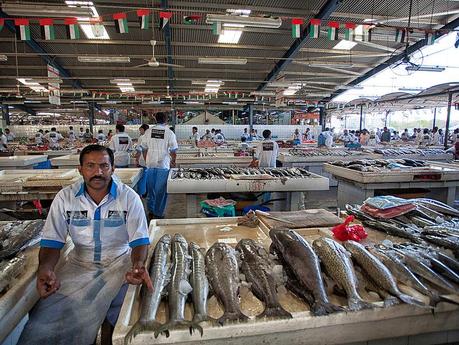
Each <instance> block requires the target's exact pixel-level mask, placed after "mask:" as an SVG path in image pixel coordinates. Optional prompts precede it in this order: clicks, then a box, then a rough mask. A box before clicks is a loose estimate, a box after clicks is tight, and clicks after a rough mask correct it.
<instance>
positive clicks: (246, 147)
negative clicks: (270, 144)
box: [238, 137, 250, 152]
mask: <svg viewBox="0 0 459 345" xmlns="http://www.w3.org/2000/svg"><path fill="white" fill-rule="evenodd" d="M238 149H239V150H241V151H243V152H247V151H248V150H249V149H250V146H249V144H247V138H246V137H241V142H240V143H239V145H238Z"/></svg>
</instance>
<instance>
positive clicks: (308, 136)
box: [303, 128, 312, 141]
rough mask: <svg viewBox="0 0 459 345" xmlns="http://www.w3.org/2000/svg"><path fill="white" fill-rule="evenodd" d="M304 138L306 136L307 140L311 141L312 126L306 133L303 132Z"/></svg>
mask: <svg viewBox="0 0 459 345" xmlns="http://www.w3.org/2000/svg"><path fill="white" fill-rule="evenodd" d="M303 138H304V140H305V141H310V140H312V132H311V128H306V131H305V132H304V134H303Z"/></svg>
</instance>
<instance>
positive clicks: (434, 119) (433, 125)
mask: <svg viewBox="0 0 459 345" xmlns="http://www.w3.org/2000/svg"><path fill="white" fill-rule="evenodd" d="M436 124H437V108H434V118H433V124H432V129H433V128H434V127H435V126H436Z"/></svg>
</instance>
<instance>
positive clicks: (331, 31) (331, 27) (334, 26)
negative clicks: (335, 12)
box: [328, 22, 339, 41]
mask: <svg viewBox="0 0 459 345" xmlns="http://www.w3.org/2000/svg"><path fill="white" fill-rule="evenodd" d="M338 30H339V23H338V22H328V39H329V40H331V41H336V40H337V39H338Z"/></svg>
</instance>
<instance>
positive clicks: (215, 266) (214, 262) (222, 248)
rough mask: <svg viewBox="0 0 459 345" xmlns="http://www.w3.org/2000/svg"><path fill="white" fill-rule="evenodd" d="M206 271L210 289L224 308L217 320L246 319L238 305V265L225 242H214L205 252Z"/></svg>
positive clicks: (220, 322) (223, 321)
mask: <svg viewBox="0 0 459 345" xmlns="http://www.w3.org/2000/svg"><path fill="white" fill-rule="evenodd" d="M206 271H207V277H208V278H209V282H210V285H211V286H212V290H213V292H214V294H215V296H216V297H217V299H218V301H219V302H220V303H221V305H222V306H223V308H224V313H223V316H222V317H220V318H219V319H218V320H217V322H218V323H219V324H220V325H223V324H224V323H225V321H229V320H247V319H248V317H247V316H245V315H244V314H243V313H242V311H241V309H240V306H239V285H240V281H239V266H238V263H237V258H236V252H235V250H234V249H233V248H231V247H230V246H229V245H227V244H225V243H218V242H217V243H215V244H214V245H213V246H212V247H210V248H209V250H208V251H207V254H206Z"/></svg>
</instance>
